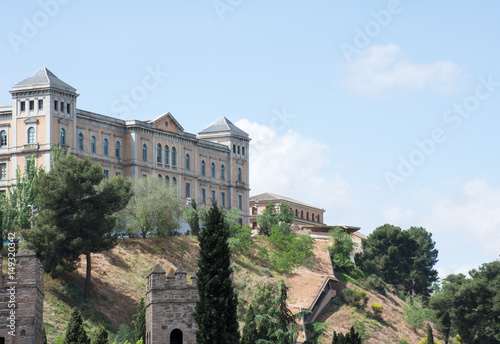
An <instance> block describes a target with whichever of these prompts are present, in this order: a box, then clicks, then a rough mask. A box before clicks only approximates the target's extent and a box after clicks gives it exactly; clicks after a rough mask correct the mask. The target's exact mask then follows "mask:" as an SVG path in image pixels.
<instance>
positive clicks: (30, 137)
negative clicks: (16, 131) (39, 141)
mask: <svg viewBox="0 0 500 344" xmlns="http://www.w3.org/2000/svg"><path fill="white" fill-rule="evenodd" d="M35 142H36V135H35V128H33V127H29V128H28V143H35Z"/></svg>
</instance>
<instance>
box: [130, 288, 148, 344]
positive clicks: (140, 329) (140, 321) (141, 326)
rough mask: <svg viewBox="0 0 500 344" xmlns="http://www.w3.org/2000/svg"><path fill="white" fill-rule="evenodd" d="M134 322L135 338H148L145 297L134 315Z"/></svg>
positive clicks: (137, 339)
mask: <svg viewBox="0 0 500 344" xmlns="http://www.w3.org/2000/svg"><path fill="white" fill-rule="evenodd" d="M132 324H133V325H134V336H135V340H136V341H139V340H140V339H141V338H142V339H143V340H144V339H146V305H145V304H144V298H143V297H141V300H140V301H139V304H138V305H137V312H136V313H135V314H134V316H133V320H132Z"/></svg>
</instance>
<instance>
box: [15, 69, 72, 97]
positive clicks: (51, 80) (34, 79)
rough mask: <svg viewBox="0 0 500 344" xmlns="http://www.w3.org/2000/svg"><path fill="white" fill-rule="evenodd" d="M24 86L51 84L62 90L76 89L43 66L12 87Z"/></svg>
mask: <svg viewBox="0 0 500 344" xmlns="http://www.w3.org/2000/svg"><path fill="white" fill-rule="evenodd" d="M26 86H51V87H55V88H59V89H62V90H64V91H69V92H75V91H76V89H75V88H74V87H71V86H70V85H68V84H67V83H65V82H64V81H62V80H61V79H59V78H58V77H57V76H55V75H54V73H52V72H51V71H50V70H48V69H47V68H45V67H43V68H42V69H40V70H39V71H38V72H36V73H35V74H33V75H32V76H30V77H29V78H27V79H24V80H23V81H21V82H18V83H17V84H15V85H14V86H12V88H14V89H15V88H21V87H26Z"/></svg>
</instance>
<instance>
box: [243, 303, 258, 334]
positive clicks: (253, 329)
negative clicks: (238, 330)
mask: <svg viewBox="0 0 500 344" xmlns="http://www.w3.org/2000/svg"><path fill="white" fill-rule="evenodd" d="M257 339H259V333H258V332H257V323H256V322H255V311H254V309H253V307H252V305H249V306H248V309H247V314H246V316H245V326H243V333H242V334H241V344H256V343H257Z"/></svg>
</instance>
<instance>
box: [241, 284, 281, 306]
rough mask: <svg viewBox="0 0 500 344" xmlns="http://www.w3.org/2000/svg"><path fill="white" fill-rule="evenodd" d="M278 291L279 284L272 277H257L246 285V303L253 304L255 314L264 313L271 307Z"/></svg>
mask: <svg viewBox="0 0 500 344" xmlns="http://www.w3.org/2000/svg"><path fill="white" fill-rule="evenodd" d="M278 293H279V285H278V282H277V281H276V280H275V279H274V278H269V277H258V278H256V279H254V280H253V281H252V282H251V283H250V285H249V286H248V290H247V296H248V303H249V304H250V305H252V306H253V308H254V310H255V313H256V314H265V313H267V310H268V309H269V308H271V307H272V305H273V300H274V299H276V298H277V297H278Z"/></svg>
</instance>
